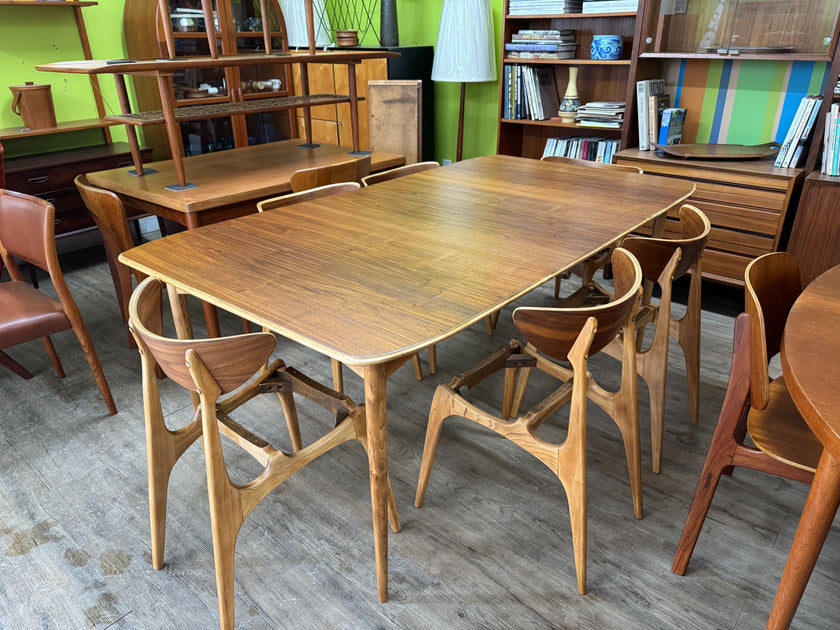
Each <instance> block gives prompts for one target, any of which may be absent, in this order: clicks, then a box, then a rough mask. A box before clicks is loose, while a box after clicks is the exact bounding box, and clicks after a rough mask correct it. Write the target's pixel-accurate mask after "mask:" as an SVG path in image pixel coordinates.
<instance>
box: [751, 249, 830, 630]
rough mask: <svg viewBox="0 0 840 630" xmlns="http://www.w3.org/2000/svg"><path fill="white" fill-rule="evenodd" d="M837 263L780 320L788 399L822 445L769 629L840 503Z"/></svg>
mask: <svg viewBox="0 0 840 630" xmlns="http://www.w3.org/2000/svg"><path fill="white" fill-rule="evenodd" d="M838 357H840V265H838V266H835V267H832V268H831V269H829V270H828V271H825V272H824V273H822V274H821V275H820V276H818V277H817V278H816V279H814V280H813V281H812V282H811V283H810V284H809V285H808V286H807V287H805V290H804V291H803V292H802V294H801V295H800V296H799V297H798V298H797V300H796V302H795V303H794V305H793V308H792V309H791V311H790V314H789V315H788V318H787V322H786V323H785V330H784V335H783V336H782V348H781V363H782V374H783V375H784V379H785V383H786V384H787V389H788V391H789V392H790V397H791V398H792V399H793V402H794V404H795V405H796V408H797V409H798V410H799V413H800V414H802V417H803V418H804V419H805V422H807V423H808V426H809V427H810V428H811V430H812V431H813V432H814V435H815V436H816V437H817V439H818V440H819V441H820V443H821V444H822V445H823V452H822V455H821V456H820V461H819V464H818V465H817V470H816V472H815V473H814V480H813V481H812V482H811V489H810V490H809V492H808V498H807V499H806V501H805V507H804V508H803V510H802V516H801V517H800V519H799V525H798V527H797V529H796V534H795V536H794V538H793V543H792V545H791V549H790V553H789V554H788V559H787V563H786V564H785V569H784V571H783V573H782V579H781V582H780V583H779V589H778V591H777V592H776V599H775V601H774V602H773V608H772V609H771V612H770V619H769V622H768V624H767V627H768V628H787V627H788V626H789V625H790V623H791V620H792V619H793V616H794V614H795V613H796V609H797V607H798V606H799V602H800V600H801V599H802V595H803V593H804V592H805V587H806V585H807V584H808V580H809V578H810V576H811V573H812V571H813V569H814V565H815V564H816V562H817V558H818V557H819V555H820V551H821V550H822V547H823V543H824V542H825V539H826V536H827V535H828V531H829V529H831V524H832V522H833V521H834V515H835V514H836V513H837V507H838V505H840V360H838Z"/></svg>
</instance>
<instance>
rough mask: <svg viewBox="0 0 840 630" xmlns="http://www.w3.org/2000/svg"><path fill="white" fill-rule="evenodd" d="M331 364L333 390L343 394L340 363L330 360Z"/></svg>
mask: <svg viewBox="0 0 840 630" xmlns="http://www.w3.org/2000/svg"><path fill="white" fill-rule="evenodd" d="M330 363H331V364H332V377H333V389H334V390H335V391H337V392H338V393H339V394H343V393H344V373H343V370H342V367H343V366H342V365H341V361H338V360H336V359H330Z"/></svg>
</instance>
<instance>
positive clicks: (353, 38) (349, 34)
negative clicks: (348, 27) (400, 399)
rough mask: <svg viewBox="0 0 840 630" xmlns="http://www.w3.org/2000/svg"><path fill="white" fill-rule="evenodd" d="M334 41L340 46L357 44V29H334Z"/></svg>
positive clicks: (345, 46)
mask: <svg viewBox="0 0 840 630" xmlns="http://www.w3.org/2000/svg"><path fill="white" fill-rule="evenodd" d="M335 43H336V44H338V45H339V46H341V47H342V48H347V47H348V46H358V45H359V33H358V31H336V32H335Z"/></svg>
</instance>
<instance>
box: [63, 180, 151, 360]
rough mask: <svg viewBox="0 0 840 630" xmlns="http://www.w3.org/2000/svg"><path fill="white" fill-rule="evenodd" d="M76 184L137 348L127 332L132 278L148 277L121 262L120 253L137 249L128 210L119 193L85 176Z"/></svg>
mask: <svg viewBox="0 0 840 630" xmlns="http://www.w3.org/2000/svg"><path fill="white" fill-rule="evenodd" d="M74 182H75V184H76V188H77V189H78V191H79V194H80V195H81V197H82V201H84V202H85V206H86V207H87V209H88V212H90V214H91V216H92V217H93V220H94V221H95V222H96V227H98V228H99V232H100V233H101V234H102V241H103V243H104V245H105V256H106V257H107V259H108V267H109V268H110V270H111V280H112V281H113V283H114V291H115V292H116V294H117V303H118V304H119V306H120V315H121V316H122V319H123V322H125V324H126V333H127V334H128V341H129V346H131V347H134V337H132V335H131V334H130V333H129V332H128V301H129V299H130V298H131V291H132V290H133V288H134V286H133V283H132V278H134V279H135V280H136V281H137V282H138V283H140V282H142V281H143V280H144V279H145V278H146V275H145V274H144V273H141V272H139V271H136V270H134V269H131V268H130V267H128V266H126V265H124V264H122V263H121V262H120V261H119V255H120V254H121V253H123V252H124V251H126V250H128V249H131V248H132V247H134V240H133V239H132V238H131V231H130V230H129V227H128V219H126V214H125V207H124V206H123V203H122V201H120V198H119V197H118V196H117V195H116V193H113V192H111V191H110V190H105V189H103V188H97V187H96V186H91V185H90V184H89V183H88V181H87V178H86V177H85V176H84V175H78V176H76V179H75V180H74Z"/></svg>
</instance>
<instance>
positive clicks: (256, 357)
mask: <svg viewBox="0 0 840 630" xmlns="http://www.w3.org/2000/svg"><path fill="white" fill-rule="evenodd" d="M162 286H163V285H162V283H161V282H160V281H159V280H157V279H155V278H146V279H145V280H144V281H143V282H142V283H140V285H139V286H138V287H137V288H136V289H135V290H134V293H133V294H132V296H131V302H130V304H129V309H128V310H129V324H128V325H129V329H130V330H131V332H132V333H133V334H134V337H135V339H136V340H137V345H138V347H139V348H140V349H141V352H142V353H143V360H144V361H146V360H148V356H149V355H150V356H151V357H153V358H154V360H155V362H156V363H157V364H158V365H159V366H160V368H161V369H162V370H163V372H164V373H165V374H166V375H167V376H168V377H169V378H171V379H172V380H173V381H175V382H176V383H178V384H179V385H181V386H182V387H184V388H186V389H189V390H191V391H195V390H196V389H197V387H196V384H195V382H194V381H193V378H192V376H191V375H190V371H189V368H188V366H187V362H186V356H187V350H193V351H194V352H196V353H197V354H198V356H200V357H201V360H202V362H203V363H204V365H205V366H206V367H207V369H208V370H209V372H210V374H212V376H213V378H214V379H215V380H216V382H217V383H218V384H219V387H220V388H221V390H222V393H228V392H231V391H233V390H234V389H236V388H237V387H240V386H241V385H242V384H243V383H245V382H246V381H247V380H248V379H249V378H251V377H252V376H253V375H254V374H255V373H256V372H257V371H258V370H259V369H260V367H261V366H262V365H265V363H266V360H267V359H268V358H269V357H270V356H271V353H272V352H274V347H275V345H276V343H277V341H276V340H275V338H274V335H272V334H271V333H267V332H260V333H251V334H247V335H236V336H233V337H219V338H215V339H170V338H168V337H163V336H161V332H162V326H161V323H162V322H161V295H162V291H161V287H162Z"/></svg>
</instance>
